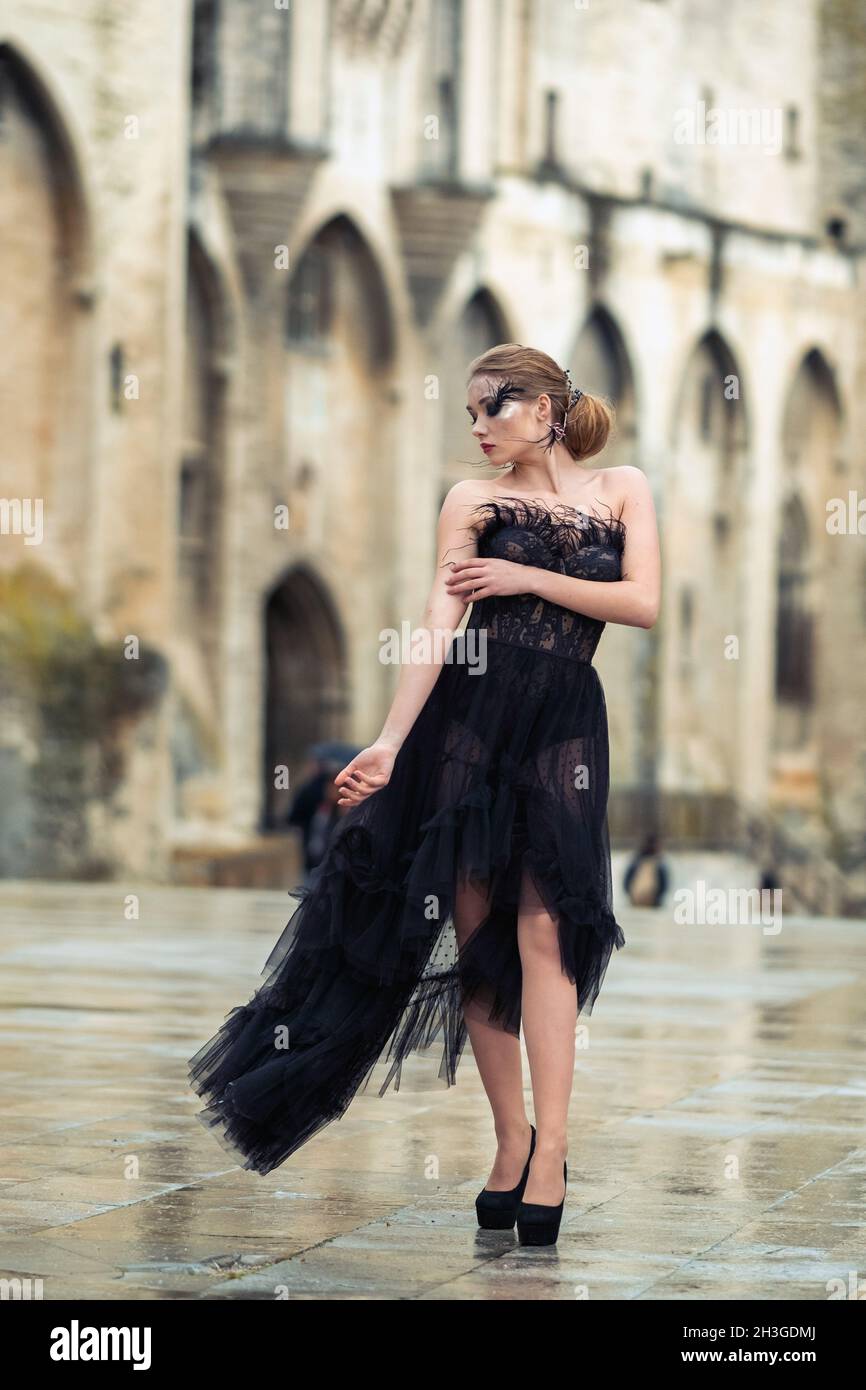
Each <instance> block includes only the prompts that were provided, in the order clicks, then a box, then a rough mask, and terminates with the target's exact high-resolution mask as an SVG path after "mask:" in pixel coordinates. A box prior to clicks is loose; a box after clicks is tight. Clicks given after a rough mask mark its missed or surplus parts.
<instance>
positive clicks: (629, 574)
mask: <svg viewBox="0 0 866 1390" xmlns="http://www.w3.org/2000/svg"><path fill="white" fill-rule="evenodd" d="M619 472H620V476H621V477H622V479H623V483H624V486H625V497H624V500H623V508H622V519H623V521H624V522H625V545H624V547H623V552H622V570H621V572H622V578H621V579H614V580H611V581H610V582H609V583H599V582H598V580H595V579H571V578H570V577H569V576H568V575H567V574H554V573H553V572H552V570H545V569H536V568H535V567H534V566H533V567H532V587H531V589H530V592H531V593H533V594H537V595H538V597H539V598H543V599H546V600H547V602H548V603H558V604H559V606H560V607H561V608H572V609H574V611H575V612H576V613H583V614H585V616H586V617H587V618H601V619H603V620H604V621H605V622H609V623H624V624H625V625H626V627H653V626H654V624H655V623H656V621H657V620H658V616H659V606H660V604H661V555H660V550H659V533H658V525H657V522H656V511H655V504H654V502H653V495H652V491H651V489H650V485H649V481H648V479H647V477H646V475H645V474H644V473H642V472H641V471H640V469H639V468H633V467H632V466H631V465H630V464H628V465H624V466H623V467H622V468H621V469H620V470H619Z"/></svg>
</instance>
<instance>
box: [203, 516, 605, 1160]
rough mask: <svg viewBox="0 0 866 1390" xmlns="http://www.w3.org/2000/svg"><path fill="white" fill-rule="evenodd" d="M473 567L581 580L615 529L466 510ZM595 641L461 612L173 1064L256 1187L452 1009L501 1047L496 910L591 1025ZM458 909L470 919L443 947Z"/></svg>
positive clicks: (509, 944)
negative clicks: (534, 925)
mask: <svg viewBox="0 0 866 1390" xmlns="http://www.w3.org/2000/svg"><path fill="white" fill-rule="evenodd" d="M477 520H478V525H477V528H476V529H477V532H478V553H479V554H480V555H483V556H491V557H496V558H502V559H507V560H512V561H514V562H516V563H518V564H527V565H534V566H539V567H543V568H546V569H551V570H555V571H557V572H558V573H562V574H567V575H571V576H574V577H577V578H585V579H593V580H598V581H600V582H605V581H612V580H616V579H619V578H620V577H621V557H622V550H623V545H624V539H625V525H624V523H623V522H622V520H621V517H619V518H618V517H613V516H612V515H611V516H609V517H607V518H605V517H601V516H599V515H597V514H595V515H590V514H589V513H585V512H582V511H578V510H577V509H575V508H570V507H559V508H556V509H550V508H549V507H546V506H545V505H544V504H542V503H536V502H534V501H529V500H526V499H523V498H514V499H508V500H502V501H491V502H488V503H484V504H483V505H482V506H481V507H480V508H479V509H478V519H477ZM604 626H605V624H604V623H603V622H601V621H599V620H597V619H595V618H588V617H585V616H583V615H581V614H579V613H575V612H573V611H571V610H570V609H565V608H562V607H559V606H558V605H556V604H550V603H546V602H543V601H541V600H540V599H538V598H537V597H536V596H534V595H531V594H523V595H515V596H510V597H496V598H490V599H483V600H480V601H479V602H477V603H476V604H474V605H473V608H472V611H471V613H470V617H469V622H468V624H467V629H466V634H465V636H460V635H458V636H457V637H455V639H454V642H453V643H452V646H451V649H450V652H449V660H447V661H446V664H445V665H444V666H443V667H442V670H441V672H440V675H439V677H438V679H437V681H436V684H435V686H434V688H433V691H432V692H431V694H430V696H429V698H428V700H427V702H426V703H425V705H424V707H423V709H422V710H421V712H420V714H419V716H418V718H417V720H416V722H415V724H414V726H413V728H412V730H411V732H410V734H409V736H408V737H407V739H406V740H405V742H404V743H403V746H402V747H401V749H400V751H399V753H398V755H397V758H396V761H395V764H394V769H393V772H392V775H391V779H390V781H389V782H388V784H387V786H385V787H383V788H382V789H381V790H379V791H378V792H375V793H374V794H373V795H372V796H370V797H368V798H367V799H366V800H365V801H363V802H361V803H360V804H359V805H356V806H352V807H351V808H350V809H349V810H348V812H347V813H346V815H345V816H344V817H343V818H342V820H340V821H339V822H338V824H337V826H336V829H335V831H334V833H333V836H332V839H331V841H330V843H329V847H328V850H327V852H326V854H325V857H324V859H323V861H322V863H321V864H320V865H319V867H318V869H317V870H316V871H315V873H314V875H313V878H312V880H311V881H310V882H309V883H308V884H307V885H306V886H304V887H302V888H300V889H299V890H296V891H297V896H298V897H299V899H300V901H299V903H298V905H297V907H296V909H295V911H294V913H293V915H292V917H291V919H290V920H289V922H288V924H287V926H286V927H285V929H284V931H283V933H282V936H281V937H280V938H279V940H278V941H277V943H276V945H275V947H274V949H273V951H272V953H271V955H270V956H269V958H268V960H267V962H266V964H265V967H264V971H263V974H264V975H265V976H266V980H265V983H264V984H263V985H262V986H261V987H260V988H259V990H258V991H257V992H256V994H255V995H254V996H253V997H252V999H251V1000H250V1002H249V1003H248V1004H245V1005H243V1006H240V1007H238V1008H235V1009H233V1010H232V1011H231V1013H230V1014H229V1015H228V1017H227V1018H226V1020H225V1022H224V1023H223V1025H222V1026H221V1028H220V1030H219V1032H218V1033H217V1034H216V1035H215V1037H213V1038H212V1039H211V1040H210V1041H209V1042H208V1043H206V1044H205V1045H204V1046H203V1047H202V1048H201V1049H200V1050H199V1051H198V1052H197V1053H196V1055H195V1056H194V1057H193V1058H192V1059H191V1061H190V1073H189V1074H190V1083H191V1085H192V1087H193V1089H194V1090H195V1091H196V1092H197V1093H198V1094H199V1095H200V1096H201V1097H202V1098H203V1099H204V1100H205V1101H206V1102H207V1108H206V1109H204V1110H203V1111H201V1112H200V1113H199V1118H200V1119H201V1121H202V1123H204V1124H205V1125H207V1126H208V1127H210V1128H212V1129H213V1130H214V1132H215V1136H216V1137H217V1138H218V1139H219V1140H220V1142H221V1143H222V1144H223V1145H224V1147H226V1148H227V1149H228V1151H229V1152H231V1153H232V1155H233V1156H234V1157H235V1158H236V1159H237V1161H238V1162H240V1163H241V1164H242V1166H243V1167H245V1168H249V1169H254V1170H256V1171H257V1172H259V1173H267V1172H270V1170H271V1169H272V1168H274V1167H276V1166H277V1165H278V1164H280V1163H282V1162H283V1161H284V1160H285V1159H286V1158H287V1157H288V1156H289V1155H290V1154H292V1153H293V1152H294V1151H295V1150H296V1149H298V1148H299V1147H300V1146H301V1145H302V1144H304V1143H306V1141H307V1140H308V1139H310V1138H311V1137H312V1136H313V1135H314V1134H315V1133H317V1131H319V1130H320V1129H322V1128H323V1126H325V1125H326V1124H328V1123H330V1121H332V1120H334V1119H336V1118H338V1117H339V1116H340V1115H342V1114H343V1113H344V1112H345V1110H346V1108H347V1107H348V1105H349V1103H350V1102H351V1100H352V1098H353V1097H354V1096H355V1095H356V1093H357V1092H358V1090H359V1089H360V1088H361V1087H362V1086H365V1085H366V1084H367V1082H368V1081H369V1079H370V1074H371V1073H372V1070H373V1068H374V1067H375V1065H376V1063H377V1062H378V1061H379V1060H384V1062H385V1063H386V1064H390V1065H389V1066H388V1069H387V1072H386V1075H385V1077H384V1080H383V1081H382V1085H381V1087H380V1091H379V1094H380V1095H383V1094H384V1093H385V1091H386V1090H387V1088H388V1086H389V1085H391V1084H392V1083H393V1084H394V1087H395V1089H398V1088H399V1084H400V1075H401V1067H402V1063H403V1061H404V1060H405V1058H406V1057H407V1055H408V1054H409V1053H410V1052H413V1051H425V1050H427V1049H428V1048H431V1047H432V1046H433V1045H434V1044H437V1043H438V1045H439V1046H440V1047H441V1060H440V1066H439V1076H440V1077H441V1078H442V1079H443V1080H444V1081H446V1082H447V1084H448V1085H451V1084H453V1083H454V1081H455V1079H456V1071H457V1066H458V1063H459V1060H460V1056H461V1054H462V1051H463V1048H464V1045H465V1042H466V1038H467V1032H466V1025H465V1019H464V1009H465V1008H468V1007H471V1008H472V1009H473V1010H474V1011H475V1012H476V1014H477V1013H478V1012H479V1011H480V1016H481V1017H483V1018H484V1019H485V1021H487V1022H489V1023H490V1024H491V1025H492V1026H495V1027H499V1028H503V1029H505V1030H507V1031H508V1032H510V1033H513V1034H515V1035H516V1034H518V1033H519V1030H520V1019H521V980H522V976H521V964H520V955H519V951H518V944H517V921H518V913H519V912H523V911H531V910H535V911H539V910H541V911H546V912H547V913H549V914H550V916H551V918H552V919H553V921H554V923H555V929H556V931H557V935H558V942H559V950H560V959H561V963H562V968H563V971H564V972H565V973H566V974H567V975H568V978H569V979H570V980H571V981H572V982H573V984H574V985H575V988H576V991H577V1003H578V1011H579V1012H580V1013H582V1012H586V1013H591V1012H592V1009H593V1005H594V1003H595V1000H596V998H597V996H598V993H599V990H600V988H601V985H602V981H603V979H604V975H605V972H606V969H607V965H608V962H609V960H610V957H611V954H612V952H613V950H614V949H619V948H620V947H621V946H623V945H624V944H625V937H624V935H623V932H622V929H621V928H620V926H619V924H618V923H617V922H616V920H615V918H614V914H613V908H612V891H611V873H610V845H609V839H608V828H607V798H608V728H607V713H606V708H605V699H604V692H603V689H602V685H601V681H600V679H599V676H598V672H597V671H596V669H595V667H594V666H593V665H592V657H593V654H594V653H595V650H596V648H597V646H598V642H599V639H600V637H601V634H602V632H603V630H604ZM470 890H471V892H472V895H473V901H474V902H475V903H477V902H478V900H479V897H478V895H479V894H480V895H481V897H482V899H483V904H484V912H483V914H482V915H481V917H480V920H479V921H478V923H477V924H476V925H475V926H474V927H473V929H472V930H471V931H470V932H469V933H468V935H467V933H466V932H465V931H462V932H461V940H462V945H461V947H460V949H459V950H458V944H457V943H458V935H457V931H456V929H455V922H457V923H458V924H460V923H461V921H462V916H461V914H463V913H464V906H465V904H466V903H467V901H468V897H467V895H468V893H469V892H470Z"/></svg>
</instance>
